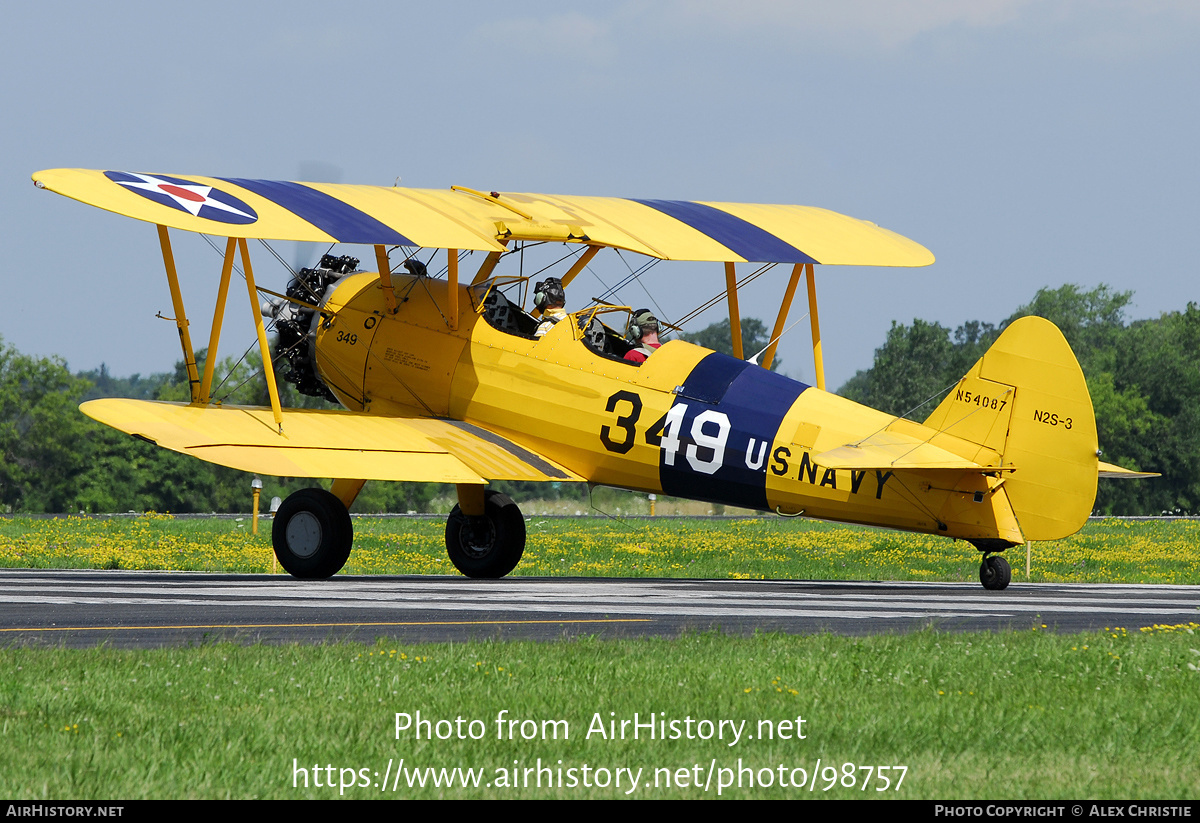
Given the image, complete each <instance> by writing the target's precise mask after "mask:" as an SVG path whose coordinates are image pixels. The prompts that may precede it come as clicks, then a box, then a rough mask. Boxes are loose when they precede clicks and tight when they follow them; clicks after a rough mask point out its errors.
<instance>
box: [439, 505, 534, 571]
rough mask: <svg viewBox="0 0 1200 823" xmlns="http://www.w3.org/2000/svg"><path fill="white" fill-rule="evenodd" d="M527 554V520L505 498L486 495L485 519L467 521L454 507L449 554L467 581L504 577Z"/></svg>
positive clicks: (449, 525) (449, 523) (448, 529)
mask: <svg viewBox="0 0 1200 823" xmlns="http://www.w3.org/2000/svg"><path fill="white" fill-rule="evenodd" d="M524 551H525V518H524V517H522V516H521V510H520V509H519V508H517V504H516V503H514V502H513V501H512V499H511V498H509V496H508V495H506V494H500V493H499V492H494V491H487V492H486V493H485V496H484V512H483V516H482V517H468V516H467V515H465V514H463V513H462V510H461V509H460V508H459V507H458V506H457V505H455V507H454V509H453V510H452V511H451V512H450V517H449V518H447V519H446V553H447V554H449V555H450V562H451V563H453V564H454V568H456V569H458V570H459V571H460V572H462V573H463V574H465V575H466V576H467V577H485V578H498V577H504V575H506V574H508V573H509V572H511V571H512V570H513V569H515V568H516V567H517V564H518V563H519V562H521V554H522V553H523V552H524Z"/></svg>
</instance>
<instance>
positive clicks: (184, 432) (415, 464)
mask: <svg viewBox="0 0 1200 823" xmlns="http://www.w3.org/2000/svg"><path fill="white" fill-rule="evenodd" d="M80 409H82V410H83V412H84V413H85V414H86V415H88V416H89V417H92V418H94V419H96V420H98V421H100V422H101V423H104V424H106V425H109V426H112V427H113V428H115V429H119V430H120V431H123V432H126V433H127V434H132V435H134V436H136V437H140V438H142V439H144V440H149V441H150V442H152V443H155V444H156V445H159V446H162V447H163V448H167V449H171V450H172V451H177V452H181V453H183V454H188V455H191V456H193V457H199V458H200V459H201V460H207V461H209V462H210V463H218V464H220V465H222V466H229V467H230V468H234V469H240V470H241V471H247V472H255V473H259V474H269V475H275V476H279V477H346V478H354V479H356V480H410V481H418V482H433V483H482V482H484V481H486V480H535V481H538V480H566V481H573V480H582V479H583V478H582V477H580V476H579V475H577V474H575V473H574V472H572V471H570V470H568V469H566V468H564V467H562V466H561V465H559V464H557V463H555V462H553V461H551V460H548V459H546V458H545V457H542V456H541V455H538V454H534V453H533V452H531V451H529V450H528V449H525V448H523V447H522V446H519V445H517V444H516V443H513V442H512V441H511V440H508V439H506V438H503V437H500V436H499V435H496V434H493V433H492V432H489V431H487V430H486V429H482V428H480V427H478V426H474V425H472V424H470V423H463V422H460V421H457V420H441V419H435V418H399V417H378V416H375V415H369V414H362V413H358V412H348V411H324V410H315V409H285V410H284V411H283V434H280V433H279V431H278V429H276V427H275V421H274V418H273V417H272V415H271V410H270V409H268V408H258V407H252V406H207V407H205V406H189V405H186V404H183V403H165V402H158V401H149V400H122V399H117V398H110V399H105V400H90V401H88V402H87V403H84V404H83V405H82V406H80Z"/></svg>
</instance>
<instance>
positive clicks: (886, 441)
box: [814, 429, 1015, 472]
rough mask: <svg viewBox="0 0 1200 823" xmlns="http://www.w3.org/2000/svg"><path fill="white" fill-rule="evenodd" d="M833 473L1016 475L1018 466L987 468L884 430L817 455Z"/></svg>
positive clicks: (923, 442) (925, 443) (922, 442)
mask: <svg viewBox="0 0 1200 823" xmlns="http://www.w3.org/2000/svg"><path fill="white" fill-rule="evenodd" d="M814 459H815V461H816V462H817V463H818V464H820V465H821V466H825V467H828V468H831V469H881V470H884V469H888V470H894V469H928V470H938V469H954V470H956V471H963V470H967V471H989V472H991V471H1013V469H1014V468H1015V467H1014V466H1004V467H1003V468H1002V469H1001V468H998V467H995V466H983V465H981V464H979V463H976V462H975V461H973V460H968V459H966V458H965V457H960V456H959V455H957V454H954V453H952V452H949V451H946V450H945V449H943V448H939V447H938V446H934V445H933V444H931V443H928V442H926V441H924V440H921V439H919V438H917V437H913V436H912V435H908V434H905V433H903V432H898V431H894V430H890V429H888V430H884V431H881V432H877V433H876V434H873V435H871V436H870V437H868V438H866V439H865V440H861V441H859V442H857V443H848V444H846V445H845V446H839V447H838V448H836V449H830V450H829V451H827V452H823V453H821V454H819V455H817V456H816V457H815V458H814Z"/></svg>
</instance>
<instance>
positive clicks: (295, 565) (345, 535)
mask: <svg viewBox="0 0 1200 823" xmlns="http://www.w3.org/2000/svg"><path fill="white" fill-rule="evenodd" d="M353 542H354V526H353V525H352V524H351V523H350V513H349V512H348V511H346V507H345V506H344V505H342V501H341V500H338V499H337V498H336V497H334V496H333V495H332V494H330V493H329V492H327V491H325V490H324V489H301V490H300V491H298V492H294V493H292V494H291V495H289V496H288V499H287V500H285V501H283V505H282V506H280V507H279V511H278V512H277V513H276V514H275V524H274V525H273V526H272V527H271V543H272V544H273V545H274V547H275V556H276V557H277V558H279V565H281V566H283V568H284V569H285V570H287V572H288V574H290V575H292V576H293V577H300V578H303V579H306V580H323V579H325V578H326V577H332V576H333V575H335V574H337V573H338V571H339V570H340V569H341V568H342V566H344V565H346V561H347V560H348V559H349V558H350V546H351V544H352V543H353Z"/></svg>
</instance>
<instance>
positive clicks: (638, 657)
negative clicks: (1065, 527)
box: [0, 624, 1200, 799]
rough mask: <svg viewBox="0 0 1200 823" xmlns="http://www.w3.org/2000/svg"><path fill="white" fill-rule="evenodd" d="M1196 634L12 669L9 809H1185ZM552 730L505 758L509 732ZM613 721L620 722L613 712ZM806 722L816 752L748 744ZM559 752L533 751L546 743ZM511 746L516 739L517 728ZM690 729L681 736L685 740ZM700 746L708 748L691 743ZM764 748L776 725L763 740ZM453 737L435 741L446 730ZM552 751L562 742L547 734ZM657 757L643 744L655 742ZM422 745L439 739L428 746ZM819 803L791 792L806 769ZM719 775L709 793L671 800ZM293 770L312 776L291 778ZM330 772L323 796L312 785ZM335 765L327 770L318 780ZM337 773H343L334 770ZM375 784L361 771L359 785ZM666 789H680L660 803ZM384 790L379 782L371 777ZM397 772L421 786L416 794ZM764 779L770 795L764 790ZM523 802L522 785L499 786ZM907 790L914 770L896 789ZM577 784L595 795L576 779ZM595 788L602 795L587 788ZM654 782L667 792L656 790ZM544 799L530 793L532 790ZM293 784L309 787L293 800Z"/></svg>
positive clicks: (218, 656) (939, 637) (1199, 674)
mask: <svg viewBox="0 0 1200 823" xmlns="http://www.w3.org/2000/svg"><path fill="white" fill-rule="evenodd" d="M1197 628H1200V627H1197V626H1196V625H1195V624H1193V625H1192V626H1191V627H1181V628H1178V629H1175V630H1169V629H1166V628H1159V629H1158V630H1155V631H1151V632H1137V631H1134V632H1129V633H1127V632H1125V631H1123V630H1113V631H1108V632H1104V633H1090V634H1086V635H1078V636H1067V637H1063V636H1057V635H1053V634H1047V633H1042V632H1025V633H1004V634H986V633H984V634H962V635H944V634H939V633H935V632H922V633H918V634H915V635H909V636H905V637H896V636H879V637H867V638H843V637H835V636H830V635H816V636H807V637H790V636H780V635H760V636H756V637H752V638H740V639H739V638H729V637H724V636H720V635H717V634H704V635H694V636H687V637H684V638H681V639H679V640H676V641H665V640H654V639H648V640H622V641H597V640H589V639H584V640H570V641H562V642H558V643H552V644H539V643H525V642H519V643H500V642H475V643H465V644H429V645H420V646H399V647H398V646H395V645H388V644H386V643H381V644H377V645H374V646H361V645H335V646H284V647H239V646H233V645H225V644H221V645H212V646H203V647H200V648H191V649H164V650H156V651H146V652H131V651H118V650H112V649H93V650H89V651H83V652H80V651H70V650H63V649H49V650H46V649H41V650H35V649H8V650H4V651H0V745H2V746H3V750H4V757H3V758H0V796H5V797H9V798H22V799H37V798H50V799H66V798H74V799H89V798H92V799H106V798H119V799H136V798H143V797H146V798H192V797H195V798H224V797H230V798H304V797H313V798H330V797H338V796H341V793H342V792H341V789H340V788H339V783H340V782H341V781H345V782H348V783H355V784H358V783H359V782H360V781H363V775H364V774H365V775H366V778H367V779H366V780H365V781H364V782H368V783H370V784H372V785H370V786H369V787H362V786H359V785H355V786H353V787H350V788H347V789H346V790H345V796H346V797H355V798H367V797H380V796H383V797H443V796H445V797H494V798H514V797H572V798H582V797H621V796H624V791H625V790H626V789H627V788H628V780H627V778H625V780H624V782H623V784H622V788H621V789H618V788H616V787H615V786H608V787H595V786H593V787H591V788H587V787H584V786H583V785H578V786H575V787H569V786H562V787H560V786H554V787H549V786H547V785H546V784H545V777H544V778H543V781H544V782H543V787H542V788H540V789H539V788H536V786H535V787H529V786H526V785H523V781H524V777H523V775H520V774H519V776H518V783H520V784H522V785H518V786H517V787H515V788H514V787H497V786H493V787H492V788H490V789H489V788H486V786H485V785H484V784H486V782H488V781H489V780H490V781H493V782H495V781H496V779H497V778H496V775H497V770H505V769H511V768H512V767H513V765H514V764H513V761H514V760H516V761H519V763H517V764H516V765H517V767H518V768H519V769H524V768H531V767H535V766H536V764H537V760H538V759H539V758H540V759H541V761H542V763H543V764H549V765H551V766H552V768H553V769H555V770H557V769H558V768H559V761H560V760H561V761H562V764H561V766H562V768H563V769H564V772H563V774H564V778H563V779H564V780H566V779H567V775H568V772H567V771H566V770H567V769H571V768H574V769H577V770H581V769H582V766H583V765H584V764H588V765H589V768H590V769H592V770H595V769H598V768H607V769H609V770H615V769H616V768H617V767H618V766H619V767H628V768H631V769H633V770H634V771H635V772H636V770H637V769H639V768H640V769H642V777H641V780H640V781H639V786H638V788H637V790H636V792H635V793H634V794H633V795H632V796H637V797H655V798H664V797H716V796H717V784H718V778H724V779H725V780H726V782H728V780H729V779H730V777H731V776H732V778H733V779H734V780H736V775H737V769H738V767H739V763H740V764H741V767H742V768H750V769H753V770H754V772H755V775H756V780H757V779H759V778H761V777H762V774H760V773H759V770H760V769H770V770H771V773H772V782H773V783H774V784H775V785H772V786H769V787H762V786H759V785H755V786H754V787H750V786H749V785H747V781H746V778H745V775H746V773H745V772H743V785H742V787H741V788H740V789H739V788H738V787H737V786H736V785H735V786H732V787H725V788H722V791H721V796H723V797H734V798H738V797H755V798H757V797H810V798H816V797H863V796H868V797H881V798H883V797H886V798H893V797H894V798H908V799H912V798H946V799H948V798H1031V799H1032V798H1092V799H1108V798H1114V799H1115V798H1157V799H1165V798H1180V799H1187V798H1192V799H1194V798H1195V796H1196V789H1197V786H1200V713H1198V712H1197V711H1196V695H1197V694H1200V670H1198V668H1197V667H1198V665H1200V651H1198V650H1197V647H1198V646H1200V638H1198V637H1197V636H1196V635H1195V633H1194V632H1195V631H1196V629H1197ZM418 711H419V712H420V713H421V717H422V718H423V719H428V720H433V721H435V722H436V721H437V720H449V721H454V720H455V719H456V718H459V717H461V718H463V721H464V725H463V726H462V727H461V728H462V730H463V734H464V736H466V735H467V734H469V733H470V731H471V729H470V727H469V726H468V725H467V724H468V723H469V722H470V721H471V720H479V721H481V724H479V725H476V726H475V728H474V731H476V732H479V731H480V730H481V729H482V730H483V739H479V740H473V739H469V738H468V739H465V740H459V739H457V736H456V735H452V736H451V738H450V739H447V740H439V739H432V740H431V739H421V740H418V739H417V738H416V735H415V733H414V731H413V730H411V729H409V730H405V731H402V732H401V735H400V739H397V737H396V719H395V716H396V713H397V712H401V713H407V714H409V715H410V716H412V717H415V715H416V713H417V712H418ZM501 711H507V712H508V714H507V715H505V719H506V720H507V719H512V720H517V721H522V720H533V721H538V723H537V729H538V731H537V732H536V734H534V732H533V730H534V726H533V725H526V727H525V729H526V731H527V732H529V733H530V734H531V735H532V736H533V737H534V738H535V739H531V740H525V739H520V735H519V733H518V735H517V737H518V739H515V740H511V739H501V740H497V739H496V732H497V726H496V722H495V721H496V717H497V716H498V715H499V713H500V712H501ZM635 712H636V713H638V715H639V718H640V719H641V720H642V721H643V722H644V721H645V719H646V718H647V716H648V715H650V713H655V715H656V717H658V718H662V717H665V718H666V719H668V720H671V719H675V720H679V721H681V722H684V723H685V722H686V718H688V717H691V718H692V719H693V720H695V721H699V720H710V721H718V722H719V721H721V720H727V721H733V722H734V723H736V724H740V723H742V722H743V721H744V722H745V725H744V726H743V727H742V729H743V735H745V734H749V735H752V736H754V738H755V739H747V738H746V737H743V738H742V739H741V740H740V741H739V742H737V743H736V745H732V746H731V745H729V743H730V742H731V738H730V736H729V731H728V730H729V728H730V727H728V726H727V727H726V729H725V730H726V739H724V740H719V739H712V740H701V739H692V740H689V739H686V738H683V739H678V740H661V739H657V740H648V739H646V738H645V737H644V736H643V737H641V739H637V740H634V739H631V738H630V736H629V735H630V734H631V731H629V730H628V729H627V735H626V738H625V739H623V740H622V739H619V738H618V739H605V738H603V737H601V736H600V735H598V734H595V733H593V734H592V735H591V736H590V739H589V737H588V736H587V732H588V729H589V726H591V724H592V722H593V718H594V716H595V715H598V716H599V718H600V719H601V720H602V721H603V722H604V723H605V724H607V722H608V721H609V720H610V719H616V720H618V721H620V720H632V719H633V715H634V713H635ZM610 713H611V714H610ZM799 717H802V718H803V719H804V723H803V725H801V726H798V727H797V726H793V733H792V734H789V738H795V733H794V732H795V730H799V731H802V732H803V733H804V735H805V739H802V740H801V739H786V740H780V739H776V740H768V739H757V738H758V734H757V733H758V730H759V728H760V726H759V723H760V721H770V722H771V723H772V724H778V723H780V722H781V721H792V722H793V724H794V722H795V721H796V719H797V718H799ZM547 720H565V721H566V722H567V724H568V726H567V728H568V730H569V737H567V738H566V739H563V738H562V736H561V728H562V727H561V726H560V737H559V739H557V740H556V739H553V738H551V739H542V732H541V728H542V727H541V725H540V724H541V721H547ZM513 728H514V731H515V730H517V729H519V728H520V726H516V727H513ZM680 728H681V729H685V730H686V728H687V727H686V725H683V726H681V727H680ZM692 728H693V729H694V730H696V731H698V730H699V728H700V727H699V726H698V725H693V726H692ZM762 728H763V729H764V730H765V729H766V726H763V727H762ZM450 729H451V727H450V725H449V724H443V725H442V726H441V731H442V732H443V733H449V732H450ZM547 732H548V728H547ZM643 735H644V733H643ZM422 736H423V737H426V738H427V737H428V736H429V735H428V733H425V734H423V735H422ZM401 758H403V759H404V765H405V768H406V769H414V768H422V769H423V768H425V767H435V768H446V769H453V768H455V767H461V768H474V769H482V770H483V773H484V778H483V780H482V782H481V784H480V787H479V788H467V789H464V788H462V787H461V786H456V787H453V788H446V787H441V788H436V789H435V788H433V787H432V785H429V786H426V788H424V789H419V788H413V789H409V788H408V787H407V785H406V781H405V779H404V778H402V782H401V788H400V790H399V791H396V792H392V791H390V788H391V785H390V784H389V791H388V792H386V793H385V792H382V791H381V790H380V789H378V788H376V787H375V786H374V785H373V784H374V783H375V782H377V780H381V779H382V775H383V773H384V772H385V771H387V768H388V761H389V759H391V760H392V763H393V765H392V767H391V768H392V773H393V775H394V774H395V769H396V768H397V764H398V762H399V760H400V759H401ZM818 759H819V760H820V763H821V767H822V770H823V771H824V774H822V772H818V777H817V780H816V784H815V789H814V790H813V791H809V790H808V789H807V788H804V789H799V788H793V787H781V786H779V785H778V783H779V767H780V766H781V765H782V766H784V767H785V771H786V772H787V773H788V774H789V781H791V780H796V781H798V780H799V779H800V774H799V772H795V773H793V772H792V771H791V770H793V769H796V768H803V769H805V770H806V772H807V773H808V775H809V780H811V779H812V777H811V775H812V769H813V768H814V767H815V766H816V764H817V761H818ZM714 763H715V769H718V770H720V769H724V770H727V771H724V772H720V771H718V772H715V774H714V778H713V783H712V784H711V787H710V788H709V790H708V791H707V792H705V791H704V790H703V789H701V788H696V787H694V786H692V785H690V784H689V785H688V786H686V787H679V786H676V785H674V780H675V778H676V777H678V776H679V774H680V773H679V771H678V770H679V769H688V770H690V774H691V775H693V777H691V778H689V781H691V780H694V775H695V774H696V772H695V768H694V767H695V766H696V765H697V764H699V766H700V772H699V774H701V776H702V777H706V776H707V772H708V770H709V769H710V768H714V767H713V765H712V764H714ZM296 764H298V765H299V767H300V768H301V769H302V770H306V771H307V774H308V776H307V780H308V786H307V788H305V785H304V782H305V778H304V777H303V776H301V775H300V774H298V773H296V772H295V770H294V765H296ZM845 764H855V765H856V766H859V767H864V770H863V771H858V772H856V777H855V783H856V784H857V785H858V786H861V783H858V781H859V780H861V779H862V778H863V777H865V774H866V772H865V767H867V766H873V767H878V766H889V767H899V766H904V767H907V771H906V772H905V773H904V777H903V782H902V783H901V784H900V788H899V790H898V791H896V790H890V791H885V792H879V791H876V789H877V788H878V787H879V786H881V785H882V782H880V781H878V780H877V779H872V782H871V783H870V784H869V788H868V790H867V791H866V792H865V793H864V792H863V791H861V790H860V789H859V788H857V786H856V787H855V788H847V787H845V786H843V785H841V784H840V782H839V785H836V786H835V787H833V788H832V789H831V790H829V791H825V790H824V789H825V786H826V785H827V783H829V782H830V776H831V773H830V772H828V771H825V770H826V768H827V767H829V766H833V767H834V768H835V769H836V770H837V772H836V776H837V778H838V780H839V781H840V780H841V779H842V773H843V770H844V769H846V768H847V767H846V766H845ZM314 765H316V766H320V767H321V775H320V779H321V782H322V784H325V783H326V782H327V781H328V780H329V778H330V777H332V780H333V783H334V787H333V788H326V787H324V785H323V786H322V787H321V788H317V787H316V786H315V785H314V779H313V776H312V767H313V766H314ZM326 766H332V767H333V769H332V771H326V769H325V767H326ZM342 769H348V770H350V769H352V770H354V772H353V774H351V773H350V772H342V771H341V770H342ZM363 769H366V770H367V771H366V772H365V773H364V772H362V771H361V770H363ZM658 769H663V770H669V772H670V775H671V778H672V781H671V782H672V785H671V786H670V787H668V786H667V785H665V782H664V778H665V776H666V774H667V772H666V771H659V772H656V771H655V770H658ZM376 771H378V772H379V773H380V778H376V777H375V776H374V772H376ZM405 774H407V772H406V773H405ZM764 774H765V773H764ZM509 775H510V778H509V779H510V781H511V772H509ZM889 775H890V778H891V781H892V785H893V787H894V786H895V783H896V780H897V779H898V777H899V775H900V772H899V770H898V769H893V770H892V771H891V772H890V773H889ZM576 777H577V778H578V779H579V780H580V782H581V783H582V772H581V771H577V772H576ZM593 777H594V776H593ZM656 777H657V778H658V780H659V785H658V786H657V787H655V786H653V785H652V786H650V787H647V786H646V785H645V784H646V783H647V782H650V783H651V784H653V783H654V781H655V778H656ZM531 779H533V778H532V776H531ZM294 784H296V785H295V786H294Z"/></svg>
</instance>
